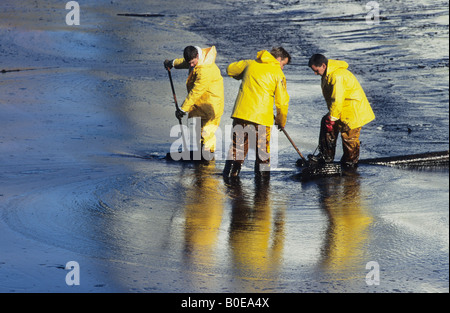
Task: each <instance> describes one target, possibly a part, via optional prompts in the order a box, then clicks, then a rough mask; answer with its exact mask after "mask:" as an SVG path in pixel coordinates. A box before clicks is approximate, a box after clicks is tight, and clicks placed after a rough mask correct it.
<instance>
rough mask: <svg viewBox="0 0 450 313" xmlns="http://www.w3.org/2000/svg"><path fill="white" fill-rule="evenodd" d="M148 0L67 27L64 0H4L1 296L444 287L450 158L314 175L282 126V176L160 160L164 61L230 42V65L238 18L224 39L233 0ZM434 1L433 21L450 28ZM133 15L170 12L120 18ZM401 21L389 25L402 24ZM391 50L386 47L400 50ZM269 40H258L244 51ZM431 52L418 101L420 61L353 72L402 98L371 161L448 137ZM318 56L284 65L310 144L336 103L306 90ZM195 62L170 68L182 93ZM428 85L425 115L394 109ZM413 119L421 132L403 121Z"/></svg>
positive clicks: (165, 118)
mask: <svg viewBox="0 0 450 313" xmlns="http://www.w3.org/2000/svg"><path fill="white" fill-rule="evenodd" d="M149 3H150V4H146V3H143V2H142V1H133V2H132V3H130V2H127V4H126V5H125V4H119V3H116V2H115V1H113V2H111V1H98V2H96V4H95V5H83V4H82V5H81V9H82V11H81V25H80V26H67V25H66V24H65V15H66V14H67V12H68V11H67V10H65V7H64V5H63V4H61V3H60V2H58V1H45V3H39V4H36V3H35V2H34V1H22V2H21V5H18V4H17V3H15V2H13V1H3V2H2V4H1V7H2V11H1V13H0V32H1V36H0V38H1V39H0V47H1V56H2V63H1V66H0V70H1V69H5V70H7V72H5V73H0V77H1V80H0V89H1V94H2V100H1V107H2V114H1V115H0V122H1V125H2V131H1V134H0V160H1V162H0V247H1V255H0V291H1V292H7V293H16V292H63V293H65V292H157V293H162V292H164V293H180V292H219V293H222V292H243V293H246V292H261V293H263V292H273V293H296V292H380V293H384V292H448V277H449V276H448V238H449V232H448V229H449V228H448V207H449V202H448V198H449V194H448V190H449V184H448V182H449V181H448V168H447V169H425V170H408V169H404V168H392V167H384V166H371V165H361V166H360V168H359V169H358V171H357V173H354V174H351V175H345V176H343V177H334V178H330V179H325V180H318V181H311V182H306V183H302V182H300V181H298V179H297V177H296V174H297V173H298V169H297V168H296V167H295V161H296V160H297V159H298V156H297V155H296V152H295V150H294V149H293V148H292V147H291V146H290V143H289V142H288V141H287V140H286V139H285V138H283V137H282V136H281V134H279V135H278V139H279V141H278V147H279V151H280V152H279V155H278V158H279V160H278V164H277V165H278V167H277V168H276V169H275V170H274V171H273V173H272V176H271V179H270V181H269V182H267V181H262V182H261V181H258V180H257V179H255V178H254V175H253V173H252V163H251V162H247V163H246V166H245V168H244V170H243V173H242V175H241V179H240V182H239V183H234V184H229V183H227V182H224V181H223V179H222V178H221V176H220V175H219V174H220V172H221V170H222V168H223V160H218V161H216V162H215V163H213V164H211V165H209V166H205V165H194V164H179V163H174V162H167V161H166V160H164V159H162V157H163V156H164V155H165V153H166V152H168V151H169V148H170V146H171V143H172V142H173V141H174V138H171V137H170V129H171V128H172V126H174V125H176V123H177V121H176V120H175V118H174V110H173V99H172V94H171V90H170V85H169V81H168V77H167V73H166V71H165V70H164V68H163V66H162V62H163V60H164V59H166V58H168V59H172V58H175V57H178V56H180V54H181V52H182V49H183V48H184V47H185V46H186V45H190V44H195V45H200V46H206V45H211V44H217V46H218V50H219V58H218V61H217V63H218V64H219V65H220V67H221V69H222V70H223V72H224V68H225V65H226V64H227V63H228V62H231V61H234V59H235V58H236V57H238V54H235V53H234V50H233V49H232V48H233V47H232V46H228V47H229V50H227V49H226V46H224V45H223V42H226V40H227V38H228V40H230V38H231V36H232V34H236V33H235V32H225V31H224V32H223V33H219V32H218V31H216V36H217V38H218V39H217V40H219V42H217V43H216V42H215V41H213V40H212V39H211V31H212V30H208V31H206V30H205V29H202V26H201V25H203V28H209V29H212V28H213V27H212V24H211V20H214V14H216V15H218V13H217V12H222V14H223V16H227V14H231V13H233V12H234V11H233V8H232V7H230V4H222V3H220V2H218V3H209V4H207V5H201V6H200V4H197V2H196V4H195V5H198V6H199V8H200V7H201V10H200V11H199V12H197V11H196V7H195V5H193V4H192V3H190V2H183V3H182V4H180V3H178V2H174V3H171V2H170V1H160V2H158V1H156V2H155V1H151V2H149ZM175 3H176V4H175ZM239 4H240V2H236V3H235V5H236V7H235V8H239V7H238V5H239ZM358 5H359V4H358ZM313 7H314V3H313V2H312V3H311V7H310V8H309V9H308V10H313V9H312V8H313ZM257 8H258V7H256V6H255V8H254V10H256V9H257ZM283 8H284V9H285V7H283V6H282V5H279V6H277V5H275V7H274V8H272V9H274V10H275V11H274V12H275V13H276V12H278V11H277V10H283ZM259 9H260V8H259ZM353 9H354V8H353ZM438 9H439V8H438ZM438 9H435V11H436V12H438V13H436V14H435V15H433V16H431V17H430V19H432V20H435V19H438V22H439V23H443V24H445V23H447V26H448V18H447V20H445V19H442V18H441V17H439V16H440V14H441V11H439V10H438ZM220 10H222V11H220ZM354 10H356V9H354ZM358 10H359V9H358ZM129 12H132V13H135V12H138V13H142V12H150V13H153V12H154V13H158V14H160V15H161V16H155V17H129V16H118V15H117V14H120V13H129ZM230 12H231V13H230ZM433 12H434V11H433ZM447 12H448V11H447ZM259 13H261V12H259ZM300 13H301V12H300ZM300 13H298V14H300ZM341 13H342V12H341ZM341 13H339V12H338V13H336V12H335V13H334V14H338V15H339V14H341ZM246 14H247V15H248V16H252V15H253V14H255V12H254V11H252V9H248V11H246V12H245V13H244V14H242V15H235V18H236V19H239V21H240V22H241V23H243V20H245V16H246ZM316 14H319V15H317V16H318V17H321V16H322V17H323V16H327V14H331V13H330V12H329V11H327V10H325V11H324V12H318V13H317V12H316ZM342 14H343V13H342ZM430 14H431V13H430ZM431 15H432V14H431ZM436 15H437V17H436ZM218 16H219V15H218ZM255 16H259V17H260V18H261V22H264V21H266V20H265V19H266V18H267V16H265V15H264V14H262V13H261V14H259V15H255ZM396 16H397V17H398V16H401V17H402V16H403V15H402V14H400V15H396ZM206 17H208V18H206ZM289 17H290V18H295V15H294V14H293V13H292V15H289ZM426 18H427V17H423V19H425V20H426ZM396 20H397V19H396V18H394V19H391V20H390V21H389V23H390V24H389V26H386V27H392V28H393V29H394V28H395V29H398V28H400V26H401V25H397V24H395V23H396V22H395V21H396ZM217 21H220V17H217ZM319 21H320V20H319ZM258 22H260V21H258ZM294 22H295V21H294ZM297 22H299V21H297ZM319 23H323V25H321V26H322V27H324V29H326V27H330V25H329V24H327V23H326V22H325V21H324V20H322V22H319ZM294 25H295V23H294ZM339 25H341V24H339ZM382 25H383V24H382ZM433 25H434V24H433ZM208 26H209V27H208ZM241 26H242V25H241ZM230 27H231V26H230ZM302 27H303V28H307V27H308V25H304V26H302ZM404 27H408V26H404ZM224 29H225V30H226V28H224ZM195 30H197V31H196V32H194V31H195ZM377 30H379V31H380V32H381V30H380V29H377ZM352 31H353V30H351V29H347V30H346V32H352ZM344 33H345V32H344ZM344 33H342V34H341V35H342V38H343V39H342V40H344V41H345V40H349V39H348V38H349V37H348V36H347V35H346V33H345V34H344ZM306 34H308V32H306ZM444 35H445V34H444ZM220 36H222V38H223V40H224V41H220V38H221V37H220ZM223 36H225V37H227V38H224V37H223ZM335 36H336V34H335ZM361 36H362V35H361ZM430 36H431V35H430ZM446 36H447V39H448V31H447V34H446ZM413 39H414V38H412V39H411V40H413ZM240 40H242V39H240ZM253 40H256V37H253ZM261 40H263V39H261ZM333 40H334V39H333ZM338 40H339V39H337V41H333V42H338ZM377 40H379V41H382V40H387V39H386V37H383V36H381V35H380V37H379V38H378V39H377ZM408 40H410V39H408ZM430 40H431V39H430ZM436 40H437V42H438V43H439V42H441V40H442V39H441V38H437V39H436ZM288 42H290V43H291V46H290V47H291V49H292V50H294V51H296V52H295V53H296V54H297V55H296V56H297V59H300V60H302V59H305V58H306V56H307V55H308V53H309V51H303V52H299V51H301V49H295V48H296V47H295V46H294V45H293V44H292V42H293V41H289V40H288ZM431 42H434V41H433V40H431ZM221 43H222V45H223V46H221ZM238 43H239V42H238ZM238 43H237V44H238ZM355 44H356V43H355ZM305 46H306V44H305ZM344 47H347V48H345V49H349V50H351V51H352V52H355V51H357V50H358V47H352V46H351V45H350V43H348V45H344ZM383 47H384V49H386V52H385V54H386V56H382V57H383V58H385V57H389V56H390V54H391V53H393V51H395V49H389V48H388V46H386V45H385V46H383ZM263 48H270V46H268V47H265V45H264V47H263ZM300 48H302V49H303V48H304V47H303V46H301V47H300ZM340 49H341V50H340V51H341V52H342V50H345V49H344V48H342V46H340ZM374 49H375V48H374ZM257 50H258V47H257V45H254V44H253V45H252V44H250V45H249V46H247V47H245V49H244V50H243V51H241V54H242V55H244V54H245V55H248V57H251V56H252V54H253V53H255V52H256V51H257ZM330 50H331V47H330ZM221 51H223V53H222V54H221ZM300 53H301V55H298V54H300ZM371 53H372V54H373V55H376V53H377V52H376V51H375V50H374V51H373V52H371ZM440 54H442V55H443V56H444V57H445V54H446V56H447V60H448V49H447V52H445V51H444V52H440ZM353 58H355V59H357V55H354V57H353ZM440 58H441V55H439V56H437V57H436V58H435V59H436V60H439V59H440ZM402 60H403V61H404V62H406V61H405V59H404V58H403V59H402ZM433 60H434V59H433ZM433 60H432V61H430V62H431V63H430V64H435V63H436V64H437V65H436V66H435V67H433V66H431V65H428V63H427V65H426V66H427V68H425V70H426V71H427V73H428V74H424V75H423V76H420V79H419V80H420V81H421V82H423V83H421V84H419V85H420V88H422V89H421V90H428V91H429V92H428V93H426V92H422V93H421V94H419V95H418V96H417V97H414V98H413V99H412V100H411V99H410V97H409V96H408V94H405V93H409V92H410V89H408V86H407V85H406V83H405V81H404V80H403V76H405V75H412V74H413V73H414V71H415V68H410V69H409V70H408V71H406V72H401V71H396V72H395V73H394V75H393V76H380V78H379V79H378V80H371V78H374V77H375V74H373V72H372V71H366V72H363V71H362V70H361V71H358V74H360V75H361V76H362V80H363V81H364V84H365V86H368V88H367V89H368V90H370V91H369V92H368V93H369V94H370V97H371V99H374V101H375V102H380V101H382V100H383V99H384V98H385V99H387V100H386V101H385V102H386V103H390V104H392V107H382V108H381V107H380V106H378V107H377V112H376V113H378V114H379V115H377V121H376V122H375V123H374V124H373V125H370V126H368V128H367V130H366V133H365V134H363V136H364V137H363V138H364V141H365V142H367V144H366V145H364V150H363V151H362V157H364V158H371V157H381V156H388V155H386V154H389V156H391V155H399V154H402V153H403V152H405V153H404V154H411V153H415V152H426V151H440V150H444V149H448V62H447V64H446V67H445V64H444V66H440V67H439V66H438V65H439V62H438V61H436V62H435V60H434V61H433ZM366 62H369V61H368V60H367V59H366ZM379 67H383V66H381V65H380V66H379ZM15 69H21V70H20V71H9V70H15ZM28 69H32V70H28ZM307 70H308V69H307V68H305V66H304V65H303V64H302V62H300V61H299V63H294V64H293V65H292V66H291V69H290V70H289V69H286V75H287V77H288V81H289V88H290V93H291V95H292V99H293V103H294V105H292V106H291V108H290V113H289V114H290V117H291V118H290V120H289V121H290V124H289V125H288V128H287V130H288V131H289V133H290V135H291V136H292V137H293V139H294V141H295V142H296V143H297V144H298V145H299V147H300V150H301V151H302V152H303V153H304V154H305V155H306V154H307V153H310V152H312V151H314V149H315V146H316V143H317V134H318V129H317V125H316V124H315V122H314V120H316V119H317V120H320V117H321V116H322V114H323V112H322V111H320V112H318V109H317V108H315V107H312V106H310V105H308V104H307V103H315V102H318V101H319V100H320V96H321V95H320V86H319V82H318V79H317V77H314V76H311V75H312V74H311V73H309V72H307ZM381 70H387V68H381ZM445 70H446V71H447V76H446V82H447V87H445V74H439V75H441V76H439V77H438V78H436V81H434V80H433V77H432V75H431V74H430V73H431V72H432V71H438V72H439V73H440V72H443V71H445ZM421 73H423V72H421ZM186 75H187V73H186V72H184V71H174V73H173V77H174V83H175V85H176V91H177V96H178V98H179V101H182V100H180V99H183V97H184V96H185V94H186V92H185V87H184V83H185V79H186ZM442 77H444V79H442ZM224 84H225V90H227V92H226V96H225V101H226V108H225V114H224V116H223V119H222V123H221V127H222V128H224V126H225V125H228V124H230V119H229V115H230V112H231V109H232V105H233V102H234V98H235V96H236V94H237V90H238V87H239V86H238V84H237V83H236V82H235V81H234V80H232V79H231V78H224ZM386 84H392V85H395V86H397V87H398V86H403V88H395V89H393V90H395V92H394V93H395V94H397V93H398V94H400V95H402V97H401V99H399V100H398V101H397V102H391V101H390V100H392V97H391V96H392V90H389V92H386V93H384V94H382V95H378V94H377V93H376V91H379V90H380V88H381V89H383V88H384V87H385V86H386ZM291 86H292V87H291ZM430 86H434V87H433V88H431V87H430ZM430 88H431V89H430ZM403 91H404V92H403ZM442 94H443V95H444V96H443V97H440V96H441V95H442ZM383 97H384V98H383ZM439 97H440V98H439ZM445 97H447V98H446V99H447V101H446V99H445ZM430 98H439V101H438V102H437V103H436V104H435V105H434V106H433V107H431V108H430V110H426V112H425V110H424V112H425V113H423V112H422V111H420V110H419V109H418V107H414V109H413V110H411V111H408V113H407V114H408V117H409V118H410V120H409V123H411V124H402V123H399V120H400V121H404V116H401V115H399V112H398V111H400V112H402V110H401V109H398V111H397V109H395V107H396V106H395V105H397V104H398V103H400V102H402V101H406V102H407V103H409V102H408V101H410V102H411V103H413V104H414V103H416V104H417V103H419V104H421V103H422V104H423V103H428V101H429V99H430ZM388 100H389V101H388ZM443 103H446V105H444V104H443ZM322 105H323V104H322ZM392 108H394V109H392ZM321 110H324V105H323V107H321ZM389 110H391V111H389ZM384 111H386V113H384ZM389 112H391V113H389ZM392 112H394V113H392ZM419 116H425V118H424V119H423V120H420V119H419ZM430 121H435V123H433V124H431V123H430ZM184 122H185V124H187V123H186V121H184ZM411 125H412V126H413V133H412V135H408V134H407V132H404V129H403V128H405V127H407V126H411ZM395 127H398V128H400V129H396V128H395ZM388 130H389V132H388ZM396 140H398V142H396ZM338 150H339V147H338ZM406 150H407V151H406ZM148 155H150V156H151V157H150V158H148V159H142V158H137V157H134V156H148ZM69 261H76V262H78V263H79V265H80V269H81V273H80V280H81V283H80V285H79V286H68V285H67V284H66V282H65V278H66V275H67V274H68V272H69V271H68V270H66V269H64V267H65V265H66V263H67V262H69ZM372 261H375V262H377V264H379V266H380V284H379V285H370V284H368V283H367V281H366V275H367V274H368V273H369V270H368V269H366V266H367V264H368V263H369V262H372Z"/></svg>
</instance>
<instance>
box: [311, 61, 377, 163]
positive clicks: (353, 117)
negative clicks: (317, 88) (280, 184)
mask: <svg viewBox="0 0 450 313" xmlns="http://www.w3.org/2000/svg"><path fill="white" fill-rule="evenodd" d="M308 66H309V67H310V68H311V69H312V70H313V71H314V73H315V74H316V75H320V76H322V93H323V96H324V98H325V101H326V103H327V106H328V110H329V112H328V113H327V114H326V115H325V116H324V117H323V118H322V121H321V127H320V136H319V155H317V156H310V158H311V160H313V161H319V162H333V160H334V156H335V152H336V142H337V136H338V134H339V132H340V133H341V138H342V146H343V150H344V154H343V156H342V158H341V163H342V165H343V166H345V167H356V166H357V164H358V161H359V151H360V141H359V136H360V132H361V127H362V126H364V125H366V124H367V123H369V122H371V121H372V120H374V119H375V114H374V113H373V111H372V108H371V106H370V103H369V101H368V100H367V97H366V95H365V93H364V90H363V89H362V87H361V85H360V84H359V82H358V80H357V79H356V77H355V76H354V75H353V74H352V73H351V72H350V71H349V70H348V69H347V68H348V64H347V62H345V61H339V60H328V59H327V58H326V57H325V56H324V55H322V54H314V55H313V56H312V57H311V58H310V60H309V63H308Z"/></svg>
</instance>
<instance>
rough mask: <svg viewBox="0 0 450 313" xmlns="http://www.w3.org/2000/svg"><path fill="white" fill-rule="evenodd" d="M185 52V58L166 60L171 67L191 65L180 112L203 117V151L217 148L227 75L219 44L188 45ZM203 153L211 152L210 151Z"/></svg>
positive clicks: (180, 114) (181, 67) (178, 111)
mask: <svg viewBox="0 0 450 313" xmlns="http://www.w3.org/2000/svg"><path fill="white" fill-rule="evenodd" d="M183 54H184V58H180V59H175V60H172V61H169V60H165V61H164V66H165V67H166V68H167V69H171V68H172V67H175V68H176V69H189V76H188V78H187V81H186V87H187V91H188V95H187V97H186V99H185V100H184V103H183V105H182V106H181V109H179V110H177V112H176V116H177V118H178V119H181V118H182V117H183V116H184V115H185V114H186V112H188V113H189V115H188V117H200V118H201V127H202V135H201V146H202V151H206V152H214V151H215V148H216V137H215V132H216V130H217V128H218V127H219V124H220V118H221V117H222V114H223V105H224V91H223V78H222V75H221V74H220V69H219V68H218V67H217V65H216V63H215V60H216V55H217V52H216V48H215V47H214V46H212V47H210V48H205V49H201V48H199V47H193V46H188V47H186V48H185V49H184V53H183ZM202 155H203V156H205V155H208V156H209V153H208V154H204V153H202Z"/></svg>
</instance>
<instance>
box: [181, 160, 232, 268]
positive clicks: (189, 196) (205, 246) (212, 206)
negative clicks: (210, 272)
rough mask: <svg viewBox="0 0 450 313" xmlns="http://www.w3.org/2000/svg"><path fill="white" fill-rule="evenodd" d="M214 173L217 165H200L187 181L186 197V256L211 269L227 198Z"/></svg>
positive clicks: (191, 261)
mask: <svg viewBox="0 0 450 313" xmlns="http://www.w3.org/2000/svg"><path fill="white" fill-rule="evenodd" d="M214 171H215V166H214V164H208V165H199V166H198V167H195V171H194V174H193V175H194V176H193V177H189V178H191V179H186V180H185V181H189V183H188V186H187V187H186V196H185V197H184V199H185V209H184V216H185V226H184V239H185V250H184V252H185V254H184V257H185V260H186V261H187V262H189V263H193V264H203V265H211V266H212V265H213V263H214V261H215V260H214V256H215V252H216V251H215V248H216V245H217V240H218V238H217V237H218V235H219V229H220V224H221V222H222V213H223V205H224V204H223V201H224V196H225V195H224V194H223V193H222V191H221V190H220V188H219V183H220V182H219V180H218V177H214V175H212V174H213V173H214ZM205 194H208V197H205ZM211 200H213V201H211Z"/></svg>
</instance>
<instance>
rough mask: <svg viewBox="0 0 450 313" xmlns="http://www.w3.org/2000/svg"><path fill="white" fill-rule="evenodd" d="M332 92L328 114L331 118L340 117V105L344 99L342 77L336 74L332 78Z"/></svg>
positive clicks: (341, 105)
mask: <svg viewBox="0 0 450 313" xmlns="http://www.w3.org/2000/svg"><path fill="white" fill-rule="evenodd" d="M333 80H334V81H333V82H332V85H333V92H332V94H331V105H330V116H331V118H332V119H341V112H342V107H343V105H344V101H345V87H344V78H343V77H342V75H336V76H335V77H334V78H333Z"/></svg>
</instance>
